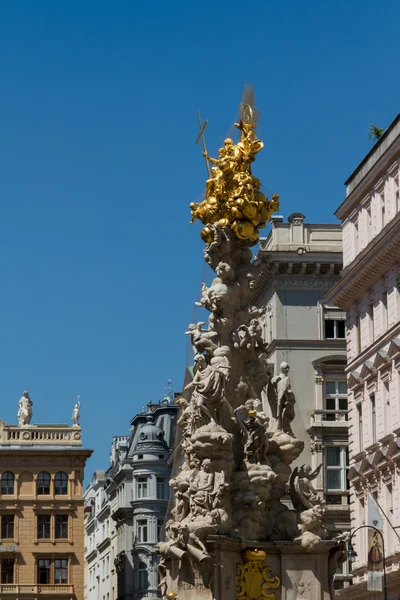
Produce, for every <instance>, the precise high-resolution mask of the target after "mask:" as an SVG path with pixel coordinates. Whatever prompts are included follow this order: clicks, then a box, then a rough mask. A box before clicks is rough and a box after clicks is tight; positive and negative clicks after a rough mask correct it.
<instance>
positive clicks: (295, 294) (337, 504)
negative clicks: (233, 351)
mask: <svg viewBox="0 0 400 600" xmlns="http://www.w3.org/2000/svg"><path fill="white" fill-rule="evenodd" d="M304 219H305V217H304V215H302V214H300V213H295V214H293V215H290V216H289V218H288V222H284V221H283V217H280V216H275V217H273V218H272V228H271V231H270V233H269V235H268V237H266V238H265V239H262V240H261V241H260V251H259V253H258V255H257V259H256V260H257V262H258V263H259V262H261V261H262V262H264V263H265V269H264V271H263V274H262V276H261V278H260V279H259V281H258V283H257V285H256V287H255V289H254V290H253V297H252V300H253V301H255V302H256V303H257V304H258V305H260V306H266V307H267V312H266V315H265V324H264V339H265V341H266V342H267V344H268V346H267V349H266V355H267V361H268V365H269V368H270V370H271V374H274V375H276V374H277V373H279V365H280V363H281V362H282V361H285V362H287V363H288V364H289V365H290V368H291V370H290V373H289V376H290V379H291V385H292V389H293V391H294V393H295V396H296V408H295V410H296V418H295V421H294V422H293V424H292V426H293V430H294V433H295V435H296V437H298V438H299V439H302V440H304V441H305V449H304V451H303V453H302V455H301V456H300V458H299V459H298V461H297V463H296V464H300V465H301V464H304V463H309V464H310V465H311V466H312V468H313V469H316V468H317V467H318V465H320V464H321V463H323V468H322V469H321V471H320V474H319V476H318V478H317V480H316V489H317V491H318V492H319V494H320V495H321V496H324V497H325V499H326V501H327V516H326V520H327V529H328V531H329V534H330V535H331V536H334V535H337V534H338V533H341V532H342V531H345V530H347V529H348V528H349V524H350V514H349V491H348V485H347V467H348V461H347V456H348V420H347V413H348V410H347V386H346V375H345V364H346V342H345V318H346V315H345V313H344V312H343V311H342V310H338V309H337V308H335V307H334V306H331V305H329V304H327V303H326V302H325V300H324V297H325V295H326V293H327V292H328V291H329V289H330V288H332V287H333V286H334V285H335V284H336V283H337V282H338V280H339V274H340V271H341V269H342V236H341V228H340V224H308V223H305V222H304ZM265 410H266V411H268V412H269V411H270V408H269V406H268V401H267V399H265ZM349 580H350V576H349V573H348V568H347V565H346V564H344V565H343V566H341V567H340V569H339V572H338V573H337V575H336V581H335V587H336V588H337V589H340V588H341V587H344V586H346V585H347V584H348V582H349Z"/></svg>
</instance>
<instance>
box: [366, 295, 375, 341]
mask: <svg viewBox="0 0 400 600" xmlns="http://www.w3.org/2000/svg"><path fill="white" fill-rule="evenodd" d="M368 330H369V343H370V344H371V343H372V342H373V341H374V339H375V321H374V303H373V302H370V303H369V304H368Z"/></svg>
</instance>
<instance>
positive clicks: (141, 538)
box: [137, 519, 148, 543]
mask: <svg viewBox="0 0 400 600" xmlns="http://www.w3.org/2000/svg"><path fill="white" fill-rule="evenodd" d="M137 539H138V542H139V543H141V542H147V541H148V536H147V519H141V520H139V521H138V522H137Z"/></svg>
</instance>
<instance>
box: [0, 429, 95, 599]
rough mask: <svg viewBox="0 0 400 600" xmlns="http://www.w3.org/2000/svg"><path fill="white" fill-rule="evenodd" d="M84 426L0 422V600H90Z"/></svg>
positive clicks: (87, 452)
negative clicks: (86, 587) (86, 572)
mask: <svg viewBox="0 0 400 600" xmlns="http://www.w3.org/2000/svg"><path fill="white" fill-rule="evenodd" d="M91 453H92V451H91V450H86V449H84V448H83V446H82V440H81V428H80V426H79V425H73V426H72V427H69V426H68V425H7V424H6V423H4V422H3V421H1V420H0V521H1V522H0V529H1V531H0V532H1V542H0V598H1V600H5V599H10V600H38V599H39V598H48V599H49V600H83V597H84V560H83V552H84V548H83V544H84V542H83V537H84V526H83V490H82V485H83V475H84V467H85V462H86V459H87V458H88V457H89V456H90V455H91Z"/></svg>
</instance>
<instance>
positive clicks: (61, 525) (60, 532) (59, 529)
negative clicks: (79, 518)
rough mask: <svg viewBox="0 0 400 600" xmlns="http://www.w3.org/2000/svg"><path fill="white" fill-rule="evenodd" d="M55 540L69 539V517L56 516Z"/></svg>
mask: <svg viewBox="0 0 400 600" xmlns="http://www.w3.org/2000/svg"><path fill="white" fill-rule="evenodd" d="M55 538H56V539H67V538H68V515H56V519H55Z"/></svg>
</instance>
